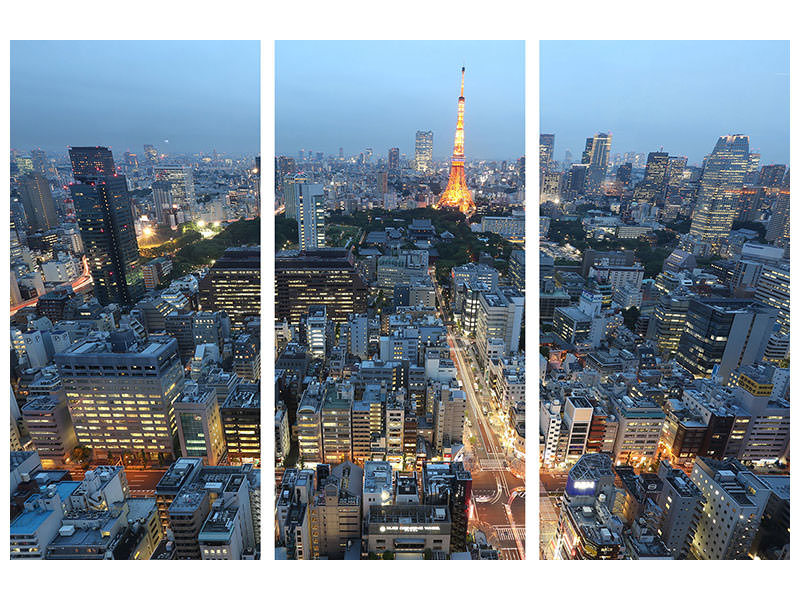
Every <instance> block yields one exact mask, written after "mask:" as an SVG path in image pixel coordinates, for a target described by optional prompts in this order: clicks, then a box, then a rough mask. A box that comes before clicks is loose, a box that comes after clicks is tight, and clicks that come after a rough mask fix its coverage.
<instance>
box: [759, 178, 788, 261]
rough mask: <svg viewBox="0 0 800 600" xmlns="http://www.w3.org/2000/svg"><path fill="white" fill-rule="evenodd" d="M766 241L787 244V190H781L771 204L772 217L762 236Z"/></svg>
mask: <svg viewBox="0 0 800 600" xmlns="http://www.w3.org/2000/svg"><path fill="white" fill-rule="evenodd" d="M764 237H765V239H766V240H767V241H768V242H773V243H774V244H775V245H776V246H780V247H781V248H786V247H788V246H789V190H781V191H780V192H778V197H777V199H776V200H775V202H774V204H773V205H772V217H771V218H770V220H769V225H768V226H767V234H766V235H765V236H764Z"/></svg>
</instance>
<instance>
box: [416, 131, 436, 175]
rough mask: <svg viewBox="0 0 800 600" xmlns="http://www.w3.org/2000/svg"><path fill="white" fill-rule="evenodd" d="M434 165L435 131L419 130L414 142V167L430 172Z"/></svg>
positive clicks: (418, 170)
mask: <svg viewBox="0 0 800 600" xmlns="http://www.w3.org/2000/svg"><path fill="white" fill-rule="evenodd" d="M432 167H433V132H432V131H417V136H416V139H415V142H414V169H415V170H416V171H417V172H418V173H428V172H429V171H430V170H431V168H432Z"/></svg>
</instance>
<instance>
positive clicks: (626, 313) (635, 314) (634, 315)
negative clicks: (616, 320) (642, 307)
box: [622, 306, 639, 331]
mask: <svg viewBox="0 0 800 600" xmlns="http://www.w3.org/2000/svg"><path fill="white" fill-rule="evenodd" d="M622 320H623V322H624V323H625V327H627V328H628V329H630V330H631V331H633V330H634V328H635V327H636V321H638V320H639V309H638V308H637V307H636V306H631V307H630V308H626V309H625V310H623V311H622Z"/></svg>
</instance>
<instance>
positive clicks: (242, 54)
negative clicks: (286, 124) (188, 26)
mask: <svg viewBox="0 0 800 600" xmlns="http://www.w3.org/2000/svg"><path fill="white" fill-rule="evenodd" d="M259 61H260V49H259V42H257V41H254V42H246V41H233V42H228V41H209V42H206V41H203V42H196V41H169V42H160V41H109V42H106V41H88V42H84V41H15V42H12V43H11V146H12V148H15V149H18V150H21V151H28V150H30V149H32V148H41V149H43V150H46V151H49V152H64V151H65V150H66V147H67V146H68V145H74V146H81V145H86V146H95V145H101V146H110V147H112V149H113V151H114V153H115V154H121V153H123V152H125V151H127V150H130V151H131V152H134V153H138V154H141V153H142V146H143V145H144V144H153V145H154V146H155V147H156V148H157V149H158V150H159V152H166V153H168V154H172V153H191V152H208V153H210V152H211V151H212V150H216V151H217V152H220V153H228V154H245V153H249V154H255V153H257V152H259V146H260V141H259V140H260V131H259V130H260V121H259V115H260V79H261V73H260V65H259Z"/></svg>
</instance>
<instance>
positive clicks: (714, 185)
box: [689, 134, 750, 249]
mask: <svg viewBox="0 0 800 600" xmlns="http://www.w3.org/2000/svg"><path fill="white" fill-rule="evenodd" d="M749 158H750V138H749V137H748V136H746V135H739V134H737V135H724V136H721V137H720V138H719V140H718V141H717V144H716V146H715V147H714V150H713V152H712V153H711V155H710V156H709V157H708V158H707V159H706V161H705V167H704V168H703V175H702V176H701V177H700V186H699V188H698V191H697V201H696V203H695V209H694V214H693V215H692V226H691V228H690V230H689V233H690V234H691V235H693V236H697V237H698V238H699V240H700V241H702V242H705V243H708V244H710V245H711V248H712V249H715V248H718V247H719V246H720V244H721V243H722V242H723V241H724V240H727V238H728V235H729V234H730V232H731V226H732V225H733V220H734V218H735V216H736V198H737V196H738V194H739V191H740V189H741V187H742V185H744V178H745V174H746V173H747V168H748V161H749Z"/></svg>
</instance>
